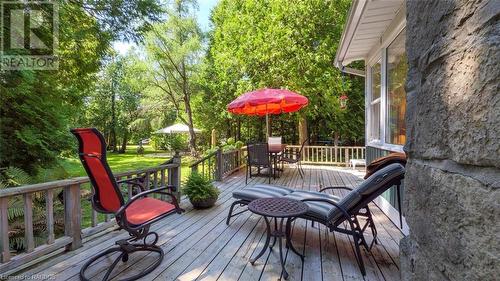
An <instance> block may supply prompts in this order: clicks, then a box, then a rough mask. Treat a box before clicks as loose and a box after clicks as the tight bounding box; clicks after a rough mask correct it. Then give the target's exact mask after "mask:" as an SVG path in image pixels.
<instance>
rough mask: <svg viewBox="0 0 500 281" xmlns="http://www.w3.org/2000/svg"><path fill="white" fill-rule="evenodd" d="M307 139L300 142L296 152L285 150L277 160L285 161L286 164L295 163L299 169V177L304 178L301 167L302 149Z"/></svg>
mask: <svg viewBox="0 0 500 281" xmlns="http://www.w3.org/2000/svg"><path fill="white" fill-rule="evenodd" d="M307 141H308V139H306V140H305V141H304V142H302V145H301V146H300V149H299V151H298V152H287V153H285V154H284V155H283V156H282V157H280V159H278V162H281V163H287V164H296V165H297V168H298V169H299V175H300V178H302V179H303V178H304V169H302V162H301V161H302V151H303V150H304V146H305V145H306V143H307Z"/></svg>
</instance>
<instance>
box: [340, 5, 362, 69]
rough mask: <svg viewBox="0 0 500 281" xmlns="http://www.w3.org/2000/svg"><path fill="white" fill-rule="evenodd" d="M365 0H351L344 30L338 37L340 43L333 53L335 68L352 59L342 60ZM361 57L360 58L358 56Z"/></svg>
mask: <svg viewBox="0 0 500 281" xmlns="http://www.w3.org/2000/svg"><path fill="white" fill-rule="evenodd" d="M366 3H367V0H353V2H352V5H351V7H350V9H349V16H348V18H347V22H346V24H345V26H344V31H343V32H342V37H341V38H340V44H339V46H338V48H337V52H336V54H335V66H336V67H337V68H340V69H341V68H342V67H343V66H344V65H347V64H349V63H350V62H352V61H353V60H352V59H351V60H349V61H344V59H345V55H346V53H347V49H348V48H349V45H350V43H351V40H352V38H353V37H354V33H355V31H356V28H357V27H358V24H359V22H360V19H361V15H362V14H363V10H364V9H365V7H366ZM360 59H361V58H360Z"/></svg>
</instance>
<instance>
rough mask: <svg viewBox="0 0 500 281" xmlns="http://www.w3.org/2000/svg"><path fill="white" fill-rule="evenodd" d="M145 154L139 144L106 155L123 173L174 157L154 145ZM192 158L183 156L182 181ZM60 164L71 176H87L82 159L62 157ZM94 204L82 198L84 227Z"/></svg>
mask: <svg viewBox="0 0 500 281" xmlns="http://www.w3.org/2000/svg"><path fill="white" fill-rule="evenodd" d="M143 147H144V154H143V155H138V154H137V152H136V151H137V145H128V146H127V150H126V152H125V153H109V152H108V154H107V155H106V156H107V160H108V164H109V166H110V168H111V171H113V173H121V172H126V171H132V170H140V169H144V168H149V167H155V166H158V165H160V164H162V163H164V162H165V161H167V160H169V159H171V158H172V155H171V154H170V153H167V152H165V151H156V150H154V149H153V147H151V146H149V145H145V146H143ZM191 160H192V159H191V158H190V157H188V156H183V157H182V159H181V182H182V183H184V182H185V181H186V179H187V177H188V176H189V174H190V173H191V170H190V169H189V167H188V166H189V163H191ZM59 163H60V165H61V166H62V167H63V168H64V169H65V170H66V172H67V173H68V177H69V178H73V177H81V176H86V175H87V174H86V172H85V170H84V169H83V166H82V164H81V163H80V160H79V159H77V158H61V159H60V161H59ZM82 189H87V190H90V187H89V186H88V185H86V186H85V187H82ZM91 210H92V205H91V203H90V201H88V200H82V218H81V220H82V227H83V228H85V227H88V226H90V225H91V215H92V212H91ZM98 220H99V221H104V215H103V214H98Z"/></svg>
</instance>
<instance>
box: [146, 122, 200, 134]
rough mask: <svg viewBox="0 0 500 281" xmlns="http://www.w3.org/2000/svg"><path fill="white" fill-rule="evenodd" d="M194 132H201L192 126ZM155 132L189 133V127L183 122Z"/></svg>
mask: <svg viewBox="0 0 500 281" xmlns="http://www.w3.org/2000/svg"><path fill="white" fill-rule="evenodd" d="M193 130H194V131H195V132H197V133H198V132H201V131H200V130H199V129H196V128H193ZM155 133H156V134H176V133H189V127H188V126H187V125H184V124H180V123H177V124H174V125H172V126H168V127H165V128H163V129H160V130H158V131H156V132H155Z"/></svg>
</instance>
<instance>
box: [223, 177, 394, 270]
mask: <svg viewBox="0 0 500 281" xmlns="http://www.w3.org/2000/svg"><path fill="white" fill-rule="evenodd" d="M403 179H404V175H403V176H401V177H396V178H394V179H392V180H390V181H388V182H387V183H386V184H384V187H385V188H380V189H379V190H378V191H377V192H372V193H371V194H369V195H368V196H364V197H363V198H361V200H360V201H359V202H358V203H357V204H355V205H354V206H353V207H351V208H349V209H348V210H346V209H344V208H343V207H342V206H340V205H339V204H338V202H335V201H333V200H330V199H326V198H309V199H303V200H302V201H303V202H323V203H328V204H330V205H332V206H334V207H336V208H337V209H338V210H339V211H340V212H341V214H342V216H340V217H339V218H337V219H335V220H329V221H326V220H321V219H318V218H317V217H313V216H310V215H308V214H305V215H302V216H300V217H299V218H302V219H306V220H310V221H311V222H312V224H313V225H314V222H317V223H320V224H323V225H325V226H326V227H328V229H329V230H330V231H331V232H333V231H337V232H340V233H344V234H347V235H350V236H352V237H353V242H354V251H355V257H356V262H357V263H358V266H359V268H360V271H361V273H362V274H363V275H366V269H365V266H364V262H363V257H362V254H361V249H360V245H363V246H364V247H365V248H366V250H367V251H370V250H371V248H372V247H373V244H378V242H377V228H376V226H375V223H374V221H373V216H372V213H371V211H370V208H369V207H368V204H369V203H370V202H372V201H373V200H374V199H375V198H377V197H378V196H380V195H381V194H382V193H383V192H384V191H386V190H387V189H389V188H390V187H392V186H396V189H397V197H398V198H397V199H398V205H399V207H401V199H400V188H401V183H402V181H403ZM335 189H345V190H348V191H352V190H353V189H352V188H349V187H344V186H331V187H325V188H322V189H320V190H319V191H320V192H325V191H327V190H335ZM250 202H251V200H243V199H238V200H236V201H234V202H233V204H231V207H230V208H229V214H228V217H227V219H226V224H227V225H229V222H230V219H231V218H232V217H234V216H236V215H239V214H241V213H243V212H246V211H247V209H245V210H242V211H239V212H238V213H235V214H233V211H234V208H235V207H236V206H237V205H239V206H241V207H243V206H245V205H248V204H249V203H250ZM360 217H361V218H364V219H365V220H366V221H365V223H364V224H362V223H361V222H360V219H359V218H360ZM343 223H346V224H347V225H344V226H342V224H343ZM400 223H401V226H402V217H401V213H400ZM368 228H370V230H371V232H372V235H373V239H372V242H371V243H370V244H368V243H367V241H366V239H365V236H364V233H365V231H366V229H368Z"/></svg>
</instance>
